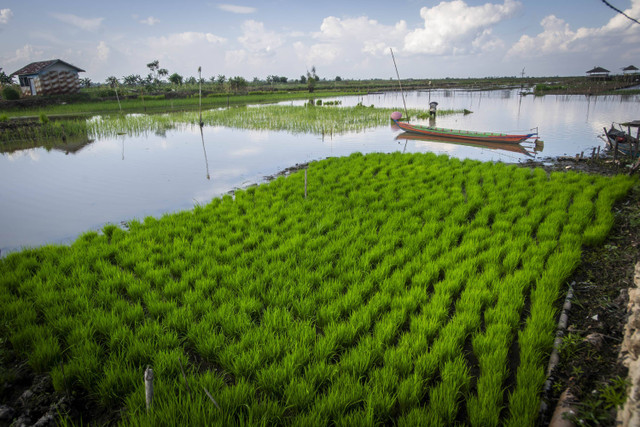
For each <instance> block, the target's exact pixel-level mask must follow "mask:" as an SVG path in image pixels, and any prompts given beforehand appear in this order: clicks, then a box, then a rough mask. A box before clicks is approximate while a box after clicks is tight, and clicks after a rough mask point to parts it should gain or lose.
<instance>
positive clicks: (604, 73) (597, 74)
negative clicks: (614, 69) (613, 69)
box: [587, 67, 610, 79]
mask: <svg viewBox="0 0 640 427" xmlns="http://www.w3.org/2000/svg"><path fill="white" fill-rule="evenodd" d="M609 73H610V71H609V70H606V69H604V68H602V67H594V68H593V69H591V70H589V71H587V77H592V78H597V79H606V78H608V77H609Z"/></svg>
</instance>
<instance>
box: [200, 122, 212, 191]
mask: <svg viewBox="0 0 640 427" xmlns="http://www.w3.org/2000/svg"><path fill="white" fill-rule="evenodd" d="M200 138H201V139H202V151H203V152H204V163H205V165H206V166H207V179H211V177H210V176H209V160H207V149H206V148H205V146H204V133H203V132H202V125H200Z"/></svg>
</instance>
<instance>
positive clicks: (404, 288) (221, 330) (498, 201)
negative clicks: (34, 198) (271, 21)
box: [0, 106, 637, 426]
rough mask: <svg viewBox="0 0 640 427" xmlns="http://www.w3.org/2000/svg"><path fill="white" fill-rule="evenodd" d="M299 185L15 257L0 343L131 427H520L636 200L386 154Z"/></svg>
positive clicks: (321, 165)
mask: <svg viewBox="0 0 640 427" xmlns="http://www.w3.org/2000/svg"><path fill="white" fill-rule="evenodd" d="M313 108H315V109H316V110H318V109H324V108H325V107H317V106H316V107H313ZM256 110H260V109H256ZM260 114H266V113H265V112H260ZM304 114H307V113H304ZM329 114H333V112H329ZM303 117H304V115H303ZM194 119H195V120H198V117H197V114H196V115H195V118H194ZM209 119H210V120H211V118H209ZM203 120H206V119H205V117H204V116H203ZM307 177H308V188H307V196H306V197H305V194H304V173H303V172H302V171H300V172H297V173H293V174H291V175H289V176H288V177H286V178H285V177H280V178H277V179H275V180H273V181H272V182H270V183H268V184H265V185H260V186H257V187H252V188H249V189H247V190H239V191H237V192H236V193H235V194H234V195H233V196H231V195H226V196H224V197H222V198H218V199H214V200H213V201H211V203H209V204H207V205H204V206H196V207H195V208H194V209H193V210H192V211H186V212H180V213H176V214H170V215H164V216H162V217H160V218H153V217H148V218H145V219H144V220H134V221H131V222H130V223H129V227H128V229H127V230H126V231H125V230H123V229H121V228H119V227H116V226H107V227H105V228H104V229H103V230H102V231H101V232H100V233H96V232H89V233H86V234H84V235H83V236H81V237H80V238H79V239H78V240H76V241H75V242H74V243H73V244H72V245H71V246H68V247H62V246H47V247H43V248H38V249H32V250H27V251H23V252H20V253H15V254H10V255H9V256H7V257H6V258H5V259H2V260H0V304H1V305H2V307H3V310H2V311H0V325H2V327H1V328H0V338H2V339H3V340H5V342H7V343H9V344H10V348H11V350H12V351H13V352H15V354H16V356H17V357H19V358H21V359H24V360H25V361H27V362H28V363H29V365H30V366H31V368H32V369H33V370H35V371H36V372H43V373H44V372H48V373H50V374H51V377H52V379H53V384H54V387H55V388H56V390H58V391H67V390H68V391H71V392H74V393H79V394H87V395H90V396H92V397H93V398H94V399H95V400H96V401H97V402H98V404H99V405H101V406H102V407H104V408H106V409H110V410H122V409H126V410H125V411H122V412H121V413H122V414H123V415H122V416H123V417H124V418H123V420H122V421H123V422H124V423H126V424H134V425H137V424H144V425H169V424H171V425H173V424H185V425H193V424H212V423H213V424H216V423H219V424H225V425H226V424H243V423H252V424H257V423H264V424H272V423H273V424H296V425H316V424H336V425H353V424H367V425H373V424H393V423H397V424H398V425H416V424H419V423H426V422H428V423H429V424H434V425H449V424H452V423H456V422H464V423H468V424H471V425H478V426H486V425H489V426H491V425H502V424H508V425H533V424H535V421H536V417H537V414H538V408H539V406H540V392H541V390H542V387H543V384H544V381H545V379H546V378H545V372H544V369H545V366H546V359H547V358H548V356H549V353H550V350H551V346H552V345H553V340H554V328H555V323H556V319H555V318H556V315H557V310H558V308H559V302H560V300H561V296H562V293H563V292H564V290H565V288H566V281H567V279H568V278H569V277H570V275H571V273H572V271H573V270H574V268H575V267H576V266H577V265H578V263H579V262H580V251H581V245H582V244H583V243H588V244H598V243H599V242H601V241H602V239H604V236H605V235H606V233H607V232H608V230H609V228H608V227H610V225H611V218H610V215H611V208H612V206H613V204H614V203H615V202H616V200H618V199H620V198H621V197H623V196H624V195H625V194H626V192H627V191H628V190H629V189H630V188H631V186H633V185H635V184H636V183H637V181H636V180H635V179H633V178H630V177H628V176H617V177H614V178H607V177H596V176H589V175H586V174H580V173H574V172H568V173H551V174H549V175H547V173H545V172H544V171H542V170H530V169H524V168H518V167H517V166H507V165H504V164H500V163H496V164H493V163H480V162H477V161H471V160H464V161H461V160H457V159H449V158H447V157H444V156H435V155H433V154H400V153H394V154H369V155H366V156H365V155H361V154H353V155H351V156H349V157H348V158H330V159H326V160H323V161H320V162H314V163H311V164H310V165H309V167H308V170H307ZM516 349H517V351H516ZM147 365H151V366H152V367H153V368H154V371H155V372H156V383H155V387H154V388H155V391H156V395H155V397H154V407H153V409H152V410H151V411H150V412H149V413H148V414H147V413H146V410H145V403H144V386H143V382H142V380H141V379H142V373H143V371H144V368H145V367H146V366H147ZM183 371H184V374H183ZM186 384H189V389H187V386H186ZM204 389H206V390H207V393H209V394H210V395H211V397H213V399H214V400H215V402H216V403H215V404H214V403H213V402H212V401H211V399H210V398H209V397H208V395H207V394H206V393H205V392H204V391H203V390H204ZM425 420H426V421H425Z"/></svg>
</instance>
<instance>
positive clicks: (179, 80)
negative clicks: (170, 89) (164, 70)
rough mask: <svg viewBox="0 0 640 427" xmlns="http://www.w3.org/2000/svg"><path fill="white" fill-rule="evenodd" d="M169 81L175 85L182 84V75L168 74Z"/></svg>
mask: <svg viewBox="0 0 640 427" xmlns="http://www.w3.org/2000/svg"><path fill="white" fill-rule="evenodd" d="M169 81H170V82H171V83H173V84H174V85H176V86H180V85H181V84H182V76H181V75H180V74H178V73H173V74H171V75H170V76H169Z"/></svg>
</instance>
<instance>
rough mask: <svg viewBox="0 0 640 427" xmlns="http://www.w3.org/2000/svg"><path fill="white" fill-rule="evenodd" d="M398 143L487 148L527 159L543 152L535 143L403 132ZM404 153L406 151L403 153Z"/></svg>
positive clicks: (398, 137)
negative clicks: (461, 139) (508, 142)
mask: <svg viewBox="0 0 640 427" xmlns="http://www.w3.org/2000/svg"><path fill="white" fill-rule="evenodd" d="M396 140H397V141H399V142H400V141H402V140H404V141H405V149H406V143H407V141H426V142H433V143H439V144H453V145H460V146H464V147H477V148H482V149H484V148H486V149H489V150H497V151H505V152H509V153H517V154H524V155H525V156H527V157H535V154H537V153H538V152H540V151H542V148H541V146H539V145H536V144H535V143H533V142H530V143H521V144H507V143H501V142H488V141H456V140H453V139H450V138H437V137H433V136H426V135H418V134H413V133H409V132H403V133H401V134H400V135H398V136H396ZM403 152H404V151H403Z"/></svg>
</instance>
